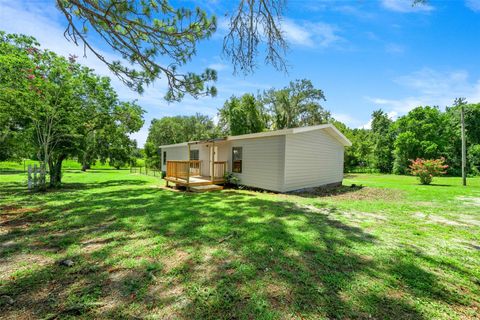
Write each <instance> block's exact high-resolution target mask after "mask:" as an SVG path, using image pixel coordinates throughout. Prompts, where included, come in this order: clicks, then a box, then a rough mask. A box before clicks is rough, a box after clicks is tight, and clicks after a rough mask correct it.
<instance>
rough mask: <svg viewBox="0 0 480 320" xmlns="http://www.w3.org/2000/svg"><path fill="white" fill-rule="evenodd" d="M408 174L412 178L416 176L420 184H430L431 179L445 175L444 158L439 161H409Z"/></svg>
mask: <svg viewBox="0 0 480 320" xmlns="http://www.w3.org/2000/svg"><path fill="white" fill-rule="evenodd" d="M410 161H411V164H410V172H411V173H412V174H413V175H414V176H418V178H419V179H420V183H421V184H430V183H432V180H433V177H437V176H440V175H442V174H445V173H447V172H446V171H445V169H447V168H448V166H447V165H446V164H444V162H445V158H440V159H430V160H425V159H418V158H417V160H410Z"/></svg>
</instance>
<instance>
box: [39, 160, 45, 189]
mask: <svg viewBox="0 0 480 320" xmlns="http://www.w3.org/2000/svg"><path fill="white" fill-rule="evenodd" d="M45 173H46V172H45V163H41V164H40V187H41V188H44V187H45V184H46V177H45Z"/></svg>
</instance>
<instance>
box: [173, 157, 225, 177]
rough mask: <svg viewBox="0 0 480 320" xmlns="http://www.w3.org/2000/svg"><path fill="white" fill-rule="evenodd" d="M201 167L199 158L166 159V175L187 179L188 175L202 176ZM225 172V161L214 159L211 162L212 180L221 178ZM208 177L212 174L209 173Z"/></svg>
mask: <svg viewBox="0 0 480 320" xmlns="http://www.w3.org/2000/svg"><path fill="white" fill-rule="evenodd" d="M201 168H202V164H201V160H167V172H166V174H167V175H166V177H167V178H169V177H172V178H176V179H183V180H187V181H188V180H189V178H190V177H194V176H202V170H201ZM210 170H211V169H210ZM226 172H227V162H226V161H215V162H214V163H213V180H222V179H223V177H224V176H225V173H226ZM208 177H210V179H211V178H212V175H211V174H209V175H208Z"/></svg>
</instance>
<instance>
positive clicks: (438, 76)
mask: <svg viewBox="0 0 480 320" xmlns="http://www.w3.org/2000/svg"><path fill="white" fill-rule="evenodd" d="M394 82H396V83H397V84H398V85H400V86H402V87H404V88H405V89H409V90H411V91H412V94H411V95H409V96H407V97H404V98H400V99H393V98H384V97H366V99H367V100H368V101H370V102H372V103H374V104H375V105H377V106H381V107H384V108H385V109H387V110H389V112H391V114H395V116H397V115H401V114H405V113H407V112H408V111H410V110H411V109H413V108H415V107H418V106H426V105H430V106H434V105H436V106H439V107H445V106H449V105H451V104H452V103H453V100H454V99H455V98H457V97H464V98H466V99H467V101H469V102H472V103H478V102H480V79H476V80H471V79H470V76H469V74H468V72H467V71H465V70H455V71H447V72H441V71H437V70H434V69H430V68H423V69H420V70H418V71H415V72H413V73H411V74H409V75H405V76H401V77H398V78H396V79H395V80H394Z"/></svg>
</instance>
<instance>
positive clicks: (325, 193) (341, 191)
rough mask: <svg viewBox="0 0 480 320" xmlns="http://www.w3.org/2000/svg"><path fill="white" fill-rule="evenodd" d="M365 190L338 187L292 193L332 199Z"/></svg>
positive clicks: (352, 187)
mask: <svg viewBox="0 0 480 320" xmlns="http://www.w3.org/2000/svg"><path fill="white" fill-rule="evenodd" d="M362 189H363V186H361V185H355V184H353V185H351V186H344V185H342V186H338V187H332V188H325V187H318V188H312V189H310V190H308V191H298V192H292V194H294V195H297V196H300V197H305V198H318V197H332V196H339V195H346V194H353V193H356V192H358V191H360V190H362Z"/></svg>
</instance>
